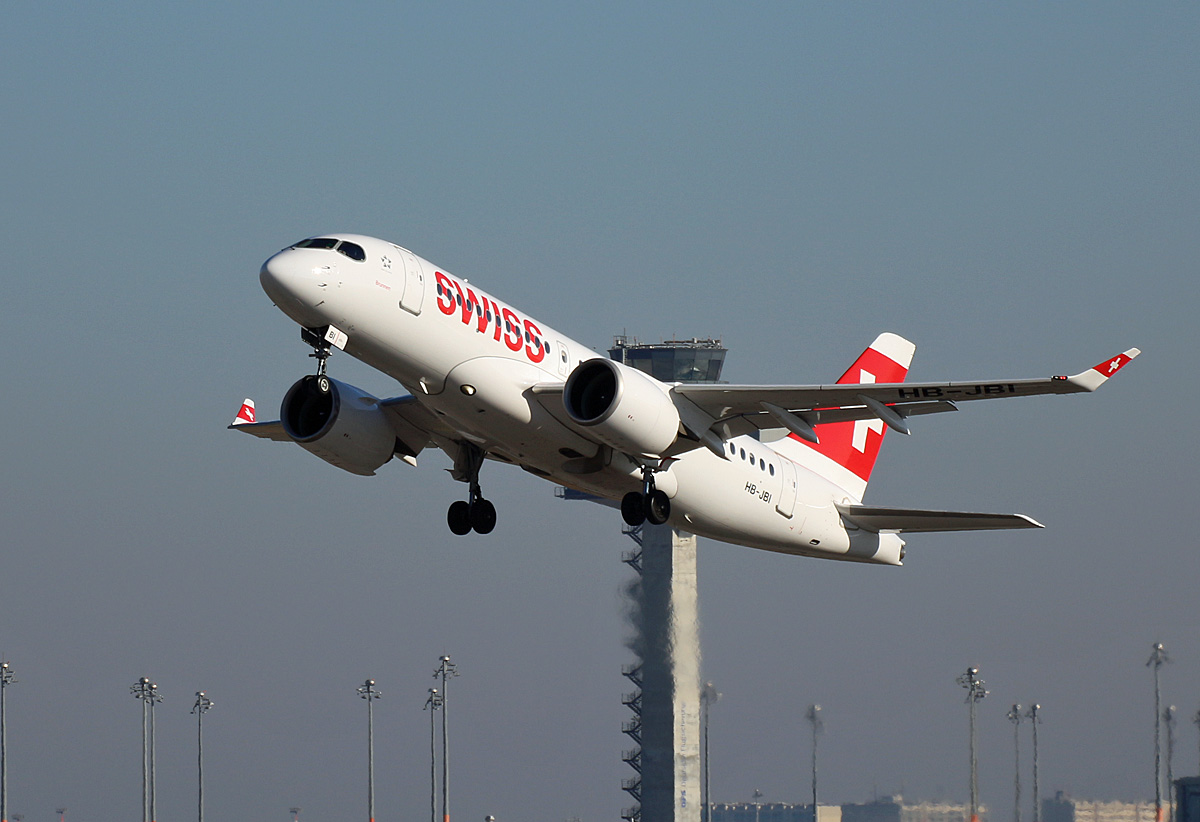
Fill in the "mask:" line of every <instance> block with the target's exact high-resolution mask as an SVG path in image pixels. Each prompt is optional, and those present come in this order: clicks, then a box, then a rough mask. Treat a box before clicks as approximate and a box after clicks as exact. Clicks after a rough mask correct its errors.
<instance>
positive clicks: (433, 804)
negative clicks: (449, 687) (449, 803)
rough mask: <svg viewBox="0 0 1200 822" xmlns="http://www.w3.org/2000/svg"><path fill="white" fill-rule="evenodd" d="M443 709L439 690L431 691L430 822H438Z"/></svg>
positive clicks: (428, 709)
mask: <svg viewBox="0 0 1200 822" xmlns="http://www.w3.org/2000/svg"><path fill="white" fill-rule="evenodd" d="M440 707H442V695H441V694H440V693H438V689H437V688H430V689H429V698H428V699H426V700H425V710H427V711H429V822H437V711H438V708H440Z"/></svg>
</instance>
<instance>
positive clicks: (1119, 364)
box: [1059, 348, 1142, 391]
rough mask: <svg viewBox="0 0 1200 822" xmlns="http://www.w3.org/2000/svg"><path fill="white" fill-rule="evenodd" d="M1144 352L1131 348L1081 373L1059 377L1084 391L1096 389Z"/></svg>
mask: <svg viewBox="0 0 1200 822" xmlns="http://www.w3.org/2000/svg"><path fill="white" fill-rule="evenodd" d="M1141 353H1142V352H1141V351H1140V350H1138V349H1136V348H1131V349H1129V350H1128V351H1126V352H1124V353H1121V354H1118V355H1116V356H1115V357H1109V358H1108V359H1107V360H1105V361H1104V362H1102V363H1100V364H1099V365H1097V366H1095V367H1093V368H1089V369H1088V370H1087V371H1084V372H1082V373H1080V374H1076V375H1074V376H1072V377H1059V379H1067V380H1069V381H1070V382H1071V383H1073V384H1074V385H1077V386H1079V387H1080V388H1082V389H1083V390H1084V391H1095V390H1096V389H1097V388H1099V387H1100V386H1102V385H1104V383H1105V382H1107V381H1108V378H1109V377H1111V376H1112V375H1113V374H1115V373H1117V372H1118V371H1120V370H1121V369H1122V368H1124V367H1125V366H1126V365H1128V364H1129V361H1130V360H1132V359H1133V358H1134V357H1136V356H1137V355H1138V354H1141Z"/></svg>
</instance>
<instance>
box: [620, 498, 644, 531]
mask: <svg viewBox="0 0 1200 822" xmlns="http://www.w3.org/2000/svg"><path fill="white" fill-rule="evenodd" d="M621 518H622V519H623V520H625V524H626V525H629V526H632V527H634V528H636V527H637V526H639V525H641V524H642V523H643V522H645V521H646V502H645V500H644V499H643V497H642V495H641V494H639V493H638V492H637V491H630V492H629V493H628V494H626V495H625V496H623V497H621Z"/></svg>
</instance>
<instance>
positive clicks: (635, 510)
mask: <svg viewBox="0 0 1200 822" xmlns="http://www.w3.org/2000/svg"><path fill="white" fill-rule="evenodd" d="M621 518H622V519H624V520H625V524H626V525H630V526H634V527H636V526H638V525H641V524H642V523H643V522H649V523H650V524H651V525H662V524H663V523H664V522H666V521H667V520H668V519H670V518H671V498H670V497H668V496H667V495H666V494H665V493H664V492H662V491H660V490H658V489H657V488H655V487H654V472H653V471H652V470H651V469H650V468H643V469H642V490H641V492H640V493H639V492H638V491H630V492H629V493H628V494H626V495H625V496H624V497H622V498H621Z"/></svg>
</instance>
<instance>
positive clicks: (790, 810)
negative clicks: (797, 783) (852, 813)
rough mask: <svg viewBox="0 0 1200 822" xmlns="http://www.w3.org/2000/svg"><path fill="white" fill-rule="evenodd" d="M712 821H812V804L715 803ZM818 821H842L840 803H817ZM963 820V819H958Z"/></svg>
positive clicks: (960, 821)
mask: <svg viewBox="0 0 1200 822" xmlns="http://www.w3.org/2000/svg"><path fill="white" fill-rule="evenodd" d="M712 822H812V805H796V804H792V803H790V802H769V803H768V802H764V803H762V804H760V805H755V804H754V803H753V802H732V803H728V804H720V803H713V806H712ZM817 822H842V809H841V806H839V805H817ZM958 822H962V820H958Z"/></svg>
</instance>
